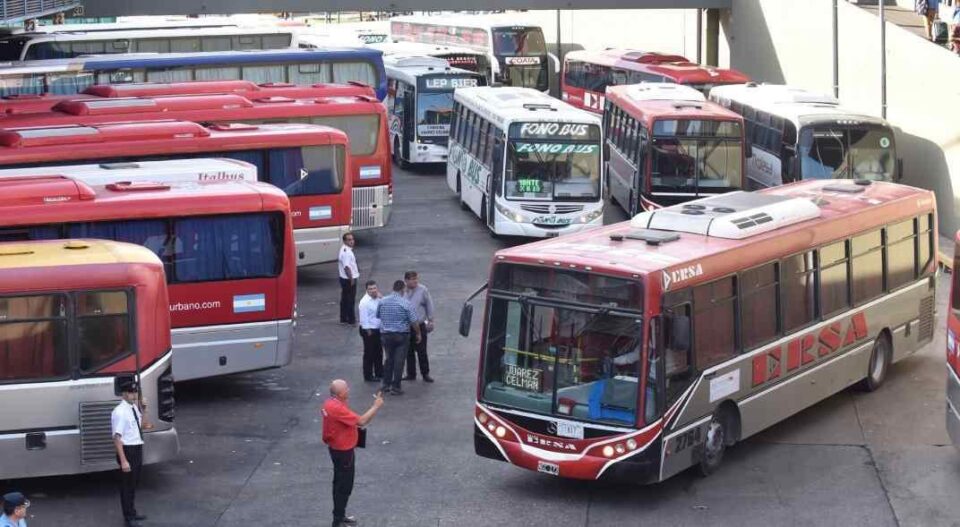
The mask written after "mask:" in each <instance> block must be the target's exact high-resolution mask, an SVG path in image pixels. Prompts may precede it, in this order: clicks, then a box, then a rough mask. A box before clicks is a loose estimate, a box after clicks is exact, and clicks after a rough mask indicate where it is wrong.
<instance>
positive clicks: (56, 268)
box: [0, 240, 179, 479]
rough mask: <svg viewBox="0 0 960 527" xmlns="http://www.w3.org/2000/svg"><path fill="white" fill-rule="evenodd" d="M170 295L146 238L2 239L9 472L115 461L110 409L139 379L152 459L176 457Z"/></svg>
mask: <svg viewBox="0 0 960 527" xmlns="http://www.w3.org/2000/svg"><path fill="white" fill-rule="evenodd" d="M168 303H169V300H168V297H167V286H166V283H165V282H164V274H163V264H162V263H161V262H160V260H159V259H158V258H157V256H156V255H155V254H153V252H151V251H149V250H147V249H145V248H143V247H139V246H136V245H131V244H127V243H117V242H111V241H104V240H72V241H68V242H64V241H37V242H12V243H0V423H2V424H0V458H2V459H3V463H2V464H0V479H15V478H28V477H38V476H55V475H62V474H79V473H83V472H96V471H102V470H116V468H117V461H116V458H115V457H114V452H115V451H114V449H113V438H112V437H111V434H110V413H111V412H112V410H113V408H114V406H116V405H117V402H118V400H119V392H118V390H117V388H118V385H119V382H120V381H123V380H126V379H130V378H138V379H139V381H140V383H139V384H140V392H141V395H142V397H141V401H142V402H143V403H145V404H144V405H143V406H142V408H143V409H144V417H145V424H148V426H147V427H146V428H145V429H144V430H143V440H144V442H145V443H146V448H145V449H144V453H145V458H144V463H157V462H160V461H165V460H168V459H172V458H174V457H176V455H177V453H178V452H179V442H178V439H177V430H176V428H174V426H173V418H174V413H175V401H174V397H173V377H172V375H171V371H170V355H171V353H170V312H169V311H168V310H167V308H166V306H167V304H168Z"/></svg>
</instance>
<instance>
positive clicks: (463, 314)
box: [460, 304, 473, 337]
mask: <svg viewBox="0 0 960 527" xmlns="http://www.w3.org/2000/svg"><path fill="white" fill-rule="evenodd" d="M472 321H473V304H463V309H461V310H460V335H461V336H464V337H469V336H470V323H471V322H472Z"/></svg>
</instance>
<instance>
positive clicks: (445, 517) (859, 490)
mask: <svg viewBox="0 0 960 527" xmlns="http://www.w3.org/2000/svg"><path fill="white" fill-rule="evenodd" d="M396 186H397V189H398V196H397V204H396V207H395V212H394V216H393V219H392V222H391V225H390V227H389V228H387V229H385V230H383V231H382V232H379V233H376V234H365V235H362V236H359V237H358V238H359V247H358V249H357V254H358V257H359V260H360V263H361V273H362V274H363V276H364V277H368V276H372V277H374V278H376V279H379V280H380V281H381V283H386V282H388V281H392V280H393V279H395V278H397V277H400V276H401V273H402V272H403V271H404V270H405V269H409V268H416V269H419V270H420V271H421V275H422V278H423V280H424V282H425V283H426V284H427V285H428V286H430V287H431V290H432V291H433V294H434V295H435V298H436V300H437V302H438V304H439V305H440V317H439V329H438V330H437V332H435V333H434V334H432V335H431V344H430V349H431V361H432V364H433V372H434V375H435V376H436V378H437V382H436V383H435V384H433V385H424V384H422V383H419V382H416V383H407V385H406V386H405V388H406V392H407V393H406V395H405V396H403V397H390V398H389V399H388V400H387V404H386V406H385V407H384V409H383V411H382V413H381V415H380V416H378V418H377V420H376V422H375V424H374V426H373V427H372V429H371V431H370V439H369V442H370V448H368V449H366V450H365V451H361V452H360V453H359V455H358V463H359V474H358V477H357V484H356V489H355V491H354V496H353V499H352V500H351V504H350V505H351V506H350V510H351V512H352V513H354V514H357V515H358V516H360V518H361V519H362V525H364V526H381V527H385V526H390V527H406V526H414V527H420V526H453V525H456V526H486V525H532V526H541V525H543V526H546V525H550V526H558V527H561V526H587V525H594V526H600V525H604V526H606V525H618V526H619V525H631V526H634V525H644V526H646V525H670V526H682V525H736V526H751V525H757V526H768V525H817V526H825V525H844V526H852V525H871V526H883V525H908V526H937V525H960V500H958V499H957V496H958V489H960V453H958V452H957V451H956V450H954V449H953V447H950V446H945V445H946V444H947V443H948V440H947V436H946V432H945V430H944V424H943V423H944V383H945V372H944V365H943V353H942V350H943V348H944V343H943V336H942V334H941V333H942V332H940V331H938V341H937V342H936V343H935V344H934V345H932V346H930V347H929V348H927V349H925V350H923V351H922V352H921V353H919V354H918V355H916V356H914V357H912V358H910V359H907V360H905V361H903V362H901V363H900V364H897V365H896V366H895V367H894V368H893V370H892V371H891V374H890V377H889V378H888V383H887V384H886V385H885V386H884V387H883V388H882V389H880V390H879V391H878V392H875V393H872V394H862V393H856V392H852V391H850V392H843V393H841V394H838V395H836V396H834V397H832V398H830V399H828V400H827V401H824V402H822V403H821V404H819V405H816V406H815V407H813V408H810V409H808V410H806V411H805V412H802V413H801V414H799V415H797V416H795V417H793V418H791V419H789V420H787V421H786V422H783V423H781V424H780V425H777V426H775V427H773V428H772V429H770V430H768V431H766V432H765V433H763V434H761V435H759V436H757V437H755V438H753V439H751V440H750V441H748V442H747V443H745V444H741V445H738V446H736V447H734V448H733V449H732V450H731V451H728V455H727V457H726V458H725V460H724V466H723V467H722V469H721V470H720V471H719V473H717V474H715V475H714V476H711V477H710V478H700V477H697V476H695V475H693V474H691V473H684V474H681V475H679V476H677V477H675V478H673V479H672V480H670V481H668V482H666V483H664V484H660V485H655V486H648V487H631V486H613V485H598V484H593V483H585V482H577V481H564V480H557V479H552V478H549V477H546V476H540V475H537V474H534V473H531V472H527V471H524V470H521V469H518V468H516V467H512V466H509V465H507V464H505V463H498V462H495V461H490V460H486V459H482V458H478V457H477V456H475V455H474V454H473V445H472V438H471V433H472V428H471V427H472V418H471V415H472V414H471V411H472V405H473V394H474V387H475V382H476V381H475V374H476V367H477V349H478V338H477V336H476V334H477V332H474V336H473V337H472V338H470V339H467V340H464V339H461V338H460V337H459V336H458V335H457V334H456V329H455V328H456V321H457V316H458V312H459V307H460V303H461V302H462V300H463V299H464V298H465V297H466V295H467V294H469V292H470V291H471V290H472V289H473V288H474V287H476V286H477V285H478V284H480V283H481V282H483V281H484V280H485V276H486V271H487V266H488V263H489V260H490V256H491V254H492V253H493V251H494V250H495V249H497V248H499V247H501V246H503V245H505V243H509V242H503V241H499V240H493V239H491V238H490V237H489V236H488V235H487V233H486V231H485V230H484V229H483V227H482V226H481V225H480V223H479V221H478V220H477V219H476V218H473V217H472V216H470V215H468V214H467V213H464V212H462V211H460V210H459V208H458V206H457V204H456V202H455V200H454V198H453V197H452V195H451V193H450V192H449V191H448V190H447V189H446V186H445V183H444V182H443V178H442V176H440V175H438V174H436V173H433V174H408V173H400V174H398V178H397V185H396ZM610 216H611V220H612V221H613V220H618V219H622V218H623V216H622V215H618V214H617V213H616V212H611V213H610ZM946 282H947V281H946V280H943V281H942V283H941V287H940V290H941V293H945V291H946V289H945V287H946ZM337 291H338V290H337V284H336V279H335V271H334V268H333V267H332V266H325V267H318V268H314V269H310V270H308V271H306V272H302V273H301V275H300V294H299V301H300V306H301V313H302V314H303V315H304V318H303V319H301V320H300V323H299V324H300V325H299V328H298V336H297V353H296V357H295V359H294V363H293V365H292V366H290V367H288V368H285V369H282V370H277V371H269V372H261V373H255V374H249V375H239V376H234V377H229V378H225V379H215V380H207V381H199V382H193V383H188V384H179V385H178V386H177V396H178V402H179V412H178V418H177V426H178V428H179V430H180V437H181V441H182V445H183V451H182V456H181V458H180V459H179V460H177V461H173V462H169V463H166V464H163V465H159V466H154V467H150V468H148V469H147V471H146V473H145V477H144V480H143V486H142V489H141V493H140V495H139V503H140V509H141V511H143V512H146V513H147V514H149V515H150V521H149V522H148V524H149V525H165V526H167V525H169V526H178V527H185V526H213V525H216V526H234V525H236V526H249V525H271V526H272V525H283V526H288V525H290V526H301V525H302V526H312V525H329V523H328V521H329V517H330V508H331V499H330V479H331V465H330V460H329V458H328V456H327V453H326V451H325V449H324V448H323V447H322V445H321V443H320V439H319V419H318V416H317V408H318V406H319V405H320V403H321V401H322V400H323V399H324V397H325V391H326V386H327V383H328V381H329V380H330V379H331V378H334V377H344V378H346V379H348V380H350V381H351V382H352V383H354V390H353V405H354V407H355V408H358V409H362V408H365V407H366V405H367V404H368V403H369V401H370V400H371V399H370V395H371V394H372V392H373V390H374V387H373V386H370V385H364V384H363V383H362V382H361V375H360V353H359V350H360V339H359V336H358V335H357V334H356V330H354V329H350V328H345V327H342V326H340V325H338V324H337V323H336V319H337V305H336V298H337ZM940 299H941V302H940V313H941V315H940V316H941V322H940V324H939V326H938V327H943V322H942V317H943V313H944V308H945V301H944V299H945V295H944V294H941V296H940ZM0 462H2V460H0ZM7 488H19V489H22V490H24V491H25V492H27V493H28V494H29V495H30V497H31V498H32V501H33V504H34V505H33V507H32V509H31V513H33V514H34V515H35V516H34V517H33V518H32V519H30V526H31V527H36V526H51V525H53V526H60V525H71V526H77V527H86V526H97V527H100V526H103V525H120V513H119V503H117V502H118V499H117V497H116V492H115V484H114V479H113V475H111V474H104V475H92V476H83V477H65V478H45V479H39V480H30V481H18V482H6V483H0V491H5V490H6V489H7Z"/></svg>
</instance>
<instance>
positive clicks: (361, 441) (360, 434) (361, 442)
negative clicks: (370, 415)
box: [357, 428, 367, 448]
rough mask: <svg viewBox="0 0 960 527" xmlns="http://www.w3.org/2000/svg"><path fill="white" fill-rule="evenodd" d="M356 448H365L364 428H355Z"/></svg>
mask: <svg viewBox="0 0 960 527" xmlns="http://www.w3.org/2000/svg"><path fill="white" fill-rule="evenodd" d="M357 448H367V429H366V428H357Z"/></svg>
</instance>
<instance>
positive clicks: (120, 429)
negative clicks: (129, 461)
mask: <svg viewBox="0 0 960 527" xmlns="http://www.w3.org/2000/svg"><path fill="white" fill-rule="evenodd" d="M142 423H143V416H142V415H141V414H140V409H139V408H137V407H136V406H134V405H132V404H130V403H128V402H127V401H120V404H118V405H117V406H116V407H115V408H114V409H113V413H112V414H110V426H111V428H112V429H113V436H114V437H116V436H120V442H122V443H123V444H124V445H126V446H136V445H142V444H143V436H141V435H140V425H141V424H142Z"/></svg>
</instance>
